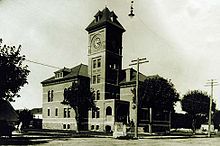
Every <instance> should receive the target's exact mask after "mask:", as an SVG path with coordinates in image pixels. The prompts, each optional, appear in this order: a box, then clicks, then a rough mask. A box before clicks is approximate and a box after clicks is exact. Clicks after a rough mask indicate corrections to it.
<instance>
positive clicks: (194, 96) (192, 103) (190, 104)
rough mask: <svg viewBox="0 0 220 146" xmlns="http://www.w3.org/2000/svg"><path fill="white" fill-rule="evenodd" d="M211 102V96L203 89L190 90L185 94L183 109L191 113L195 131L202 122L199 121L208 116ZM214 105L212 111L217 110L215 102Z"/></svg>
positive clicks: (182, 102)
mask: <svg viewBox="0 0 220 146" xmlns="http://www.w3.org/2000/svg"><path fill="white" fill-rule="evenodd" d="M212 102H213V101H212ZM209 103H210V97H209V96H208V95H207V93H204V92H202V91H198V90H194V91H189V92H188V93H186V94H185V95H184V96H183V99H182V100H181V105H182V110H183V111H185V112H187V113H188V114H189V115H191V117H192V130H193V132H195V128H198V127H199V126H200V125H201V124H202V123H198V122H199V121H201V120H203V121H204V119H207V118H208V113H209ZM212 105H213V106H212V111H215V106H216V105H215V103H214V102H213V103H212ZM197 119H199V120H197ZM196 121H198V122H196ZM198 125H199V126H198Z"/></svg>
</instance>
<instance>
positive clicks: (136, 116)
mask: <svg viewBox="0 0 220 146" xmlns="http://www.w3.org/2000/svg"><path fill="white" fill-rule="evenodd" d="M131 62H132V63H131V64H129V66H132V65H137V73H136V101H135V102H136V108H135V129H134V130H135V134H134V137H135V138H138V99H139V98H138V96H139V95H138V91H139V90H138V88H139V65H140V64H142V63H147V62H149V61H147V60H146V58H137V59H134V60H131Z"/></svg>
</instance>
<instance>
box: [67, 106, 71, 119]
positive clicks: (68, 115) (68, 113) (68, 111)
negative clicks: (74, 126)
mask: <svg viewBox="0 0 220 146" xmlns="http://www.w3.org/2000/svg"><path fill="white" fill-rule="evenodd" d="M67 118H70V108H68V109H67Z"/></svg>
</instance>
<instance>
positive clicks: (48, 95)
mask: <svg viewBox="0 0 220 146" xmlns="http://www.w3.org/2000/svg"><path fill="white" fill-rule="evenodd" d="M47 100H48V102H50V91H48V93H47Z"/></svg>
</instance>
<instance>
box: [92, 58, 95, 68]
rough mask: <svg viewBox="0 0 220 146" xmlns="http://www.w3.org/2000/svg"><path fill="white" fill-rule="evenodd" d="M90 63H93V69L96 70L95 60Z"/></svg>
mask: <svg viewBox="0 0 220 146" xmlns="http://www.w3.org/2000/svg"><path fill="white" fill-rule="evenodd" d="M92 62H93V68H96V59H94V60H93V61H92Z"/></svg>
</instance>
